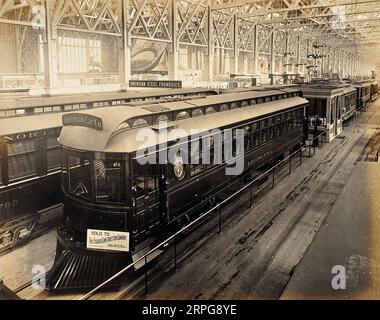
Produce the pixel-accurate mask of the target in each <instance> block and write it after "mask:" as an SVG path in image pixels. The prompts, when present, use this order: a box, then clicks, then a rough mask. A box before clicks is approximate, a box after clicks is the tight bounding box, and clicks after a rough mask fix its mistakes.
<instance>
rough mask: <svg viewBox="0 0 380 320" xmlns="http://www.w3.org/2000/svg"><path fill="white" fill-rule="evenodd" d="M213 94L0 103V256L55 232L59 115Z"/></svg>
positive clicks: (205, 91)
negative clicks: (68, 112)
mask: <svg viewBox="0 0 380 320" xmlns="http://www.w3.org/2000/svg"><path fill="white" fill-rule="evenodd" d="M216 94H217V93H216V91H214V90H212V89H202V88H196V89H176V90H149V91H143V92H119V93H100V94H85V95H67V96H54V97H17V99H14V98H13V99H9V98H4V99H1V101H0V252H2V251H4V250H6V249H9V248H12V247H13V246H14V245H16V244H19V243H23V242H25V241H26V240H28V239H30V238H32V237H34V236H36V235H38V234H39V233H40V232H42V231H44V230H46V229H47V228H49V227H51V226H55V225H56V222H57V218H58V217H59V215H60V214H61V211H62V209H61V207H62V205H61V204H60V203H61V201H62V192H61V189H60V185H61V181H60V179H61V178H60V172H61V168H60V154H59V153H60V146H59V144H58V142H57V137H58V135H59V132H60V130H61V127H62V111H72V110H77V109H88V108H97V107H102V106H114V105H117V104H120V103H122V102H123V103H124V102H127V103H128V104H127V105H126V107H128V106H138V105H143V104H146V103H148V101H149V103H154V102H158V101H162V100H160V98H161V97H163V99H164V100H165V99H166V100H169V101H170V100H173V99H174V100H177V99H186V100H187V99H194V98H199V97H207V96H209V95H216Z"/></svg>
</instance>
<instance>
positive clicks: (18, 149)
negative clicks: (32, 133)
mask: <svg viewBox="0 0 380 320" xmlns="http://www.w3.org/2000/svg"><path fill="white" fill-rule="evenodd" d="M44 157H45V159H43V158H44ZM41 160H42V161H41ZM4 161H7V167H8V170H7V171H8V175H7V177H8V180H9V183H12V182H17V181H20V180H23V179H26V178H32V177H35V176H38V175H44V174H46V173H49V172H52V171H56V170H59V169H60V166H61V164H60V146H59V144H58V141H57V137H48V138H40V139H33V140H24V141H19V142H9V143H8V144H7V159H3V158H0V172H1V171H2V170H4V168H3V167H5V166H4V165H3V162H4ZM1 176H2V174H1ZM4 183H5V181H2V179H1V180H0V185H1V184H4Z"/></svg>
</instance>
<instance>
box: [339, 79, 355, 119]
mask: <svg viewBox="0 0 380 320" xmlns="http://www.w3.org/2000/svg"><path fill="white" fill-rule="evenodd" d="M343 90H344V104H343V108H342V120H343V125H344V124H345V123H348V122H349V121H350V120H351V119H352V118H354V117H355V115H356V94H357V93H356V88H355V87H354V86H351V85H348V84H347V85H343Z"/></svg>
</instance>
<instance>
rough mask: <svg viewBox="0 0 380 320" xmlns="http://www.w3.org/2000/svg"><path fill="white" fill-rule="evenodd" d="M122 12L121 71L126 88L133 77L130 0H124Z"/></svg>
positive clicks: (121, 84)
mask: <svg viewBox="0 0 380 320" xmlns="http://www.w3.org/2000/svg"><path fill="white" fill-rule="evenodd" d="M121 12H122V25H123V26H122V28H123V30H122V31H123V39H122V41H121V47H122V48H121V50H120V52H119V61H120V63H119V70H120V71H119V72H120V86H121V88H120V89H121V90H126V89H127V88H128V87H129V80H130V78H131V46H132V40H131V39H130V38H129V30H128V12H129V0H123V1H122V3H121Z"/></svg>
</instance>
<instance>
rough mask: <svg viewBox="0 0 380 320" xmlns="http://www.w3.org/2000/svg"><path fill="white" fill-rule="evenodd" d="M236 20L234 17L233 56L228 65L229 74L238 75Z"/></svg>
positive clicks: (237, 26)
mask: <svg viewBox="0 0 380 320" xmlns="http://www.w3.org/2000/svg"><path fill="white" fill-rule="evenodd" d="M238 28H239V25H238V19H237V15H236V14H235V15H234V56H233V59H232V63H230V73H234V74H238V73H239V33H238V31H239V30H238Z"/></svg>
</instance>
